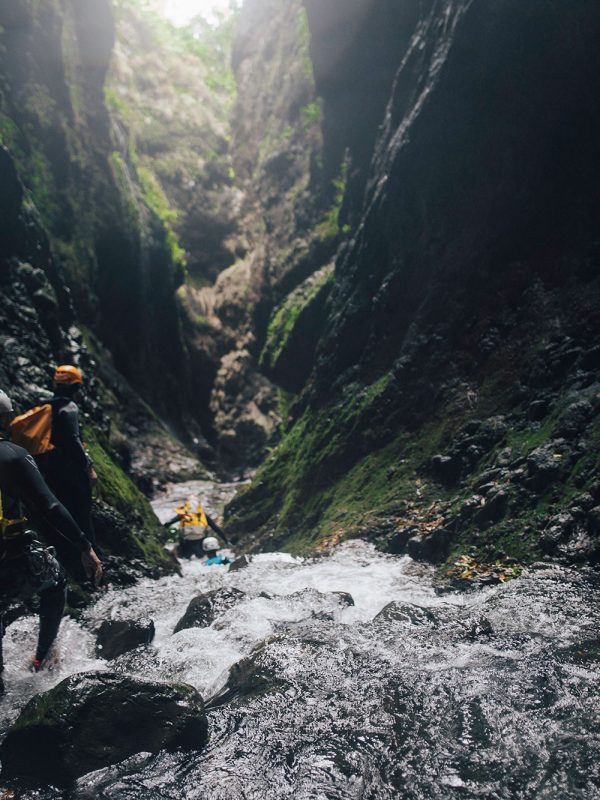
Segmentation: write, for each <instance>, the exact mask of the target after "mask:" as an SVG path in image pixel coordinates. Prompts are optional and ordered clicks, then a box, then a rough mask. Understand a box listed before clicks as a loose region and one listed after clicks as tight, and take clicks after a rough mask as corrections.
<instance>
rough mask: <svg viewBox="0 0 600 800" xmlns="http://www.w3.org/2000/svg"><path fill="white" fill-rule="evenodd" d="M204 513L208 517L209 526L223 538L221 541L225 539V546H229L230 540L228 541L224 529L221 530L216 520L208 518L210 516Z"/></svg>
mask: <svg viewBox="0 0 600 800" xmlns="http://www.w3.org/2000/svg"><path fill="white" fill-rule="evenodd" d="M204 513H205V515H206V521H207V522H208V524H209V525H210V527H211V528H212V529H213V531H214V532H215V533H216V534H218V535H219V536H220V537H221V539H223V541H224V542H225V544H229V540H228V539H227V536H225V532H224V531H223V529H222V528H219V526H218V525H217V523H216V522H215V521H214V519H212V517H209V516H208V514H206V511H205V512H204Z"/></svg>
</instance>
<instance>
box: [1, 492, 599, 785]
mask: <svg viewBox="0 0 600 800" xmlns="http://www.w3.org/2000/svg"><path fill="white" fill-rule="evenodd" d="M209 509H210V510H213V509H212V508H210V507H209ZM431 579H432V571H431V569H430V568H428V567H424V566H422V565H418V564H416V563H414V562H412V561H411V560H410V559H408V558H395V557H392V556H387V555H384V554H381V553H377V552H376V551H375V550H374V549H373V548H372V547H371V546H370V545H368V544H365V543H363V542H360V541H355V542H349V543H347V544H345V545H343V546H342V547H340V548H338V549H337V550H336V551H335V552H334V553H333V554H332V555H330V556H327V557H321V558H316V559H300V558H292V557H291V556H289V555H285V554H268V555H266V554H265V555H259V556H256V557H255V558H254V560H253V561H252V563H251V565H250V566H249V567H248V568H247V569H245V570H242V571H239V572H234V573H229V572H228V571H227V568H226V567H211V568H206V567H204V566H203V565H202V563H201V562H199V561H197V560H194V559H192V560H191V561H189V562H186V563H185V564H184V567H183V578H177V577H169V578H163V579H161V580H159V581H150V580H145V581H142V582H141V583H140V584H138V585H137V586H135V587H131V588H128V589H124V590H111V591H108V592H106V594H105V595H104V596H102V597H101V598H100V599H99V600H98V602H97V603H96V604H95V605H94V607H93V608H91V609H90V610H89V611H88V612H87V613H86V614H85V615H84V617H83V619H82V620H81V621H80V623H76V622H74V621H67V622H66V623H65V624H64V625H63V630H62V633H61V646H62V650H63V662H62V668H61V672H60V674H58V675H52V676H41V677H40V676H31V675H29V674H28V673H25V672H24V670H23V665H22V663H21V662H22V661H23V659H24V654H25V653H29V652H30V651H31V648H32V645H33V636H34V624H33V620H31V619H25V620H20V621H19V622H17V623H15V624H14V625H13V626H11V628H10V629H9V631H8V636H7V639H8V641H7V662H8V665H9V666H8V669H9V672H8V675H7V683H9V685H10V687H11V692H10V695H9V700H8V701H7V703H8V710H7V711H3V720H4V724H6V721H7V720H8V719H9V718H13V717H14V716H15V714H16V713H17V710H18V708H20V707H21V706H22V704H23V703H24V702H25V700H26V699H27V697H29V696H31V694H32V693H33V692H34V691H36V690H39V688H40V687H41V688H47V687H49V686H50V685H52V684H53V683H55V682H57V681H58V680H60V679H62V678H63V677H65V676H66V675H68V674H71V673H73V672H77V671H81V670H83V669H98V668H106V666H107V665H106V663H105V662H98V661H97V660H96V659H95V657H94V637H93V635H92V633H91V631H92V630H93V628H94V626H95V625H96V624H97V623H98V622H99V620H101V619H105V618H113V619H118V618H128V617H129V618H131V617H135V618H142V617H150V618H152V619H153V620H154V622H155V625H156V630H157V634H156V639H155V642H154V643H153V645H152V646H151V647H149V648H147V649H145V650H140V651H134V652H132V653H129V654H126V655H124V656H121V657H120V658H118V659H116V661H114V662H111V663H110V668H111V669H115V670H117V671H119V670H120V671H123V672H135V673H136V674H138V675H142V676H147V677H151V678H160V679H164V680H173V679H176V680H179V681H181V680H183V681H186V682H188V683H190V684H192V685H193V686H195V687H197V688H198V689H199V690H200V691H201V693H202V694H203V695H204V696H205V697H206V698H211V697H212V698H214V701H213V704H212V707H211V710H210V712H209V716H210V727H211V741H210V744H209V746H208V747H207V749H206V750H205V751H203V752H202V753H199V754H198V755H197V756H190V755H189V754H186V755H167V754H164V753H161V754H159V755H157V756H148V755H143V754H140V755H138V756H135V757H134V758H132V759H129V760H128V761H127V762H124V763H123V764H120V765H116V766H115V767H112V768H110V769H108V770H103V771H101V772H99V773H95V774H93V775H89V776H86V778H84V779H82V780H80V781H79V783H78V785H77V788H76V790H75V791H74V793H73V794H71V795H70V798H82V799H83V798H86V799H87V798H115V799H116V798H119V800H127V799H128V798H136V800H139V799H140V798H152V799H154V798H157V800H158V798H178V799H180V798H185V799H186V800H188V799H189V800H193V799H195V798H211V800H213V798H217V799H219V798H223V800H225V799H227V800H237V799H238V798H257V799H258V798H261V800H279V798H288V797H289V798H292V797H293V798H294V799H296V798H307V799H308V798H311V800H313V799H314V798H335V799H336V800H337V799H338V798H339V799H340V800H341V799H342V798H344V799H345V798H356V799H357V800H358V798H377V800H379V798H398V797H406V798H415V800H416V799H417V798H440V800H441V798H444V799H446V798H476V797H477V798H482V797H485V798H507V799H508V798H529V797H536V798H538V797H539V798H557V800H558V798H560V800H565V799H566V800H568V799H569V798H591V797H600V738H599V737H598V733H597V731H598V730H599V729H600V726H599V722H600V710H599V706H598V688H597V687H598V683H599V679H600V600H599V599H598V598H600V593H599V592H598V589H599V588H600V583H599V579H598V576H597V575H596V574H594V573H593V572H592V571H590V570H582V571H576V570H570V569H563V568H558V567H548V568H544V569H540V570H534V571H529V572H526V573H525V575H524V576H523V577H522V578H521V579H519V580H517V581H513V582H512V583H510V584H507V585H503V586H500V587H496V588H490V589H487V590H485V591H484V592H480V593H476V594H472V595H460V594H452V595H445V596H442V597H440V596H438V595H436V594H435V592H434V590H433V587H432V580H431ZM221 587H228V588H231V587H234V588H236V589H239V590H241V591H242V592H244V593H245V597H243V598H242V599H241V600H240V602H239V603H238V604H237V605H235V606H234V607H233V608H231V609H230V610H228V611H225V612H223V613H222V614H220V615H219V616H218V617H217V618H216V619H215V621H214V622H213V624H212V625H211V626H210V627H207V628H202V629H200V628H193V629H189V630H182V631H180V632H179V633H177V634H174V633H173V629H174V627H175V625H176V623H177V621H178V620H179V618H180V617H181V615H182V614H183V612H184V611H185V609H186V607H187V604H188V602H189V600H190V599H191V597H193V596H194V595H196V594H198V593H199V592H206V591H209V590H212V589H218V588H221ZM335 592H349V593H350V594H351V595H352V597H353V599H354V602H355V605H354V606H348V605H346V604H345V602H344V600H343V598H340V596H339V595H336V594H335ZM390 604H391V605H390ZM232 668H233V669H232ZM230 670H231V671H230ZM40 681H41V683H40ZM22 797H23V798H28V799H30V800H33V798H34V797H35V798H37V800H51V799H52V800H58V798H59V797H63V795H61V794H60V793H57V792H54V791H53V790H50V789H48V790H47V791H43V792H41V793H29V794H27V793H25V794H23V795H22Z"/></svg>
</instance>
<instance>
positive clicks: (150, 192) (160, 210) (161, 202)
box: [137, 167, 186, 266]
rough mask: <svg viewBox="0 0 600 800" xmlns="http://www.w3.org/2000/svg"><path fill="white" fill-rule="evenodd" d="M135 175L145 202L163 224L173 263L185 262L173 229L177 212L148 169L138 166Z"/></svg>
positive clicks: (184, 256) (180, 263) (183, 253)
mask: <svg viewBox="0 0 600 800" xmlns="http://www.w3.org/2000/svg"><path fill="white" fill-rule="evenodd" d="M137 175H138V178H139V180H140V185H141V187H142V193H143V197H144V200H145V202H146V203H147V205H148V207H149V208H151V209H152V211H153V212H154V213H155V214H156V216H157V217H158V218H159V219H160V221H161V222H162V223H163V225H164V228H165V234H166V243H167V247H168V250H169V254H170V256H171V260H172V262H173V264H175V265H182V266H183V265H184V264H185V263H186V255H185V250H184V249H183V248H182V247H181V246H180V244H179V240H178V238H177V235H176V234H175V231H174V230H173V223H174V222H175V221H176V219H177V212H176V211H174V210H173V209H172V208H171V206H170V205H169V201H168V200H167V197H166V195H165V193H164V191H163V189H162V187H161V185H160V183H159V181H158V180H157V178H156V176H155V175H154V174H153V173H152V172H150V170H149V169H146V168H145V167H138V169H137Z"/></svg>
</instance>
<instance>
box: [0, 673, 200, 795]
mask: <svg viewBox="0 0 600 800" xmlns="http://www.w3.org/2000/svg"><path fill="white" fill-rule="evenodd" d="M207 739H208V723H207V720H206V715H205V712H204V702H203V700H202V698H201V697H200V695H199V694H198V692H197V691H196V690H195V689H194V688H192V687H191V686H187V685H185V684H165V683H158V682H155V681H146V680H140V679H139V678H134V677H131V676H124V675H117V674H115V673H110V672H87V673H81V674H78V675H72V676H71V677H70V678H67V679H66V680H64V681H62V682H61V683H59V684H58V686H55V687H54V689H51V690H50V691H49V692H45V693H43V694H40V695H37V697H34V698H33V700H31V701H30V702H29V703H28V704H27V705H26V706H25V708H24V709H23V711H22V712H21V715H20V716H19V718H18V719H17V721H16V722H15V724H14V725H13V726H12V727H11V728H10V729H9V731H8V734H7V735H6V738H5V739H4V742H3V743H2V746H1V747H0V760H1V761H2V778H3V779H9V778H18V777H27V778H34V779H38V780H41V781H44V782H47V783H52V784H54V785H57V786H66V785H68V784H69V783H71V782H72V781H74V780H76V779H77V778H79V777H80V776H82V775H86V774H87V773H88V772H92V771H94V770H97V769H101V768H103V767H107V766H109V765H110V764H116V763H118V762H119V761H122V760H124V759H126V758H129V757H130V756H132V755H134V754H135V753H141V752H144V753H147V752H150V753H157V752H159V751H160V750H175V749H177V748H184V749H187V750H200V749H201V748H202V747H203V746H204V745H205V744H206V742H207Z"/></svg>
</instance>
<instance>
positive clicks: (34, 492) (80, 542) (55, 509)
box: [16, 455, 102, 581]
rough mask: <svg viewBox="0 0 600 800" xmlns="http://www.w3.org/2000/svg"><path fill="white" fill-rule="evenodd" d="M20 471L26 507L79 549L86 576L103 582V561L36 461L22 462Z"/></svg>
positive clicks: (29, 457) (19, 481)
mask: <svg viewBox="0 0 600 800" xmlns="http://www.w3.org/2000/svg"><path fill="white" fill-rule="evenodd" d="M17 471H18V474H17V476H16V478H17V482H18V485H19V486H20V488H21V498H22V500H23V502H24V504H25V506H26V507H27V508H31V509H32V510H33V511H34V513H35V514H37V516H38V517H39V518H40V519H41V520H42V521H43V522H44V523H46V524H47V525H49V526H50V527H51V528H52V529H53V530H55V531H57V532H58V533H59V534H60V535H61V536H62V537H63V538H64V539H66V540H67V541H68V542H70V544H72V545H73V547H75V548H76V549H77V550H79V552H80V553H81V560H82V563H83V566H84V568H85V571H86V573H87V574H88V576H89V577H91V576H92V575H94V577H95V578H96V581H99V580H100V578H101V576H102V564H101V563H100V559H99V558H98V556H97V555H96V553H95V552H94V550H93V549H92V546H91V544H90V542H89V541H88V539H87V538H86V537H85V536H84V534H83V533H82V532H81V530H80V529H79V527H78V526H77V524H76V523H75V520H74V519H73V517H72V516H71V515H70V514H69V512H68V511H67V509H66V508H65V507H64V506H63V505H62V504H61V503H59V502H58V500H57V499H56V497H55V496H54V495H53V494H52V492H51V491H50V489H49V488H48V487H47V486H46V483H45V481H44V479H43V478H42V476H41V474H40V471H39V469H38V468H37V465H36V463H35V461H34V460H33V458H32V457H31V456H29V455H28V456H26V457H24V458H22V459H20V460H19V461H18V465H17ZM42 532H43V530H42Z"/></svg>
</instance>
